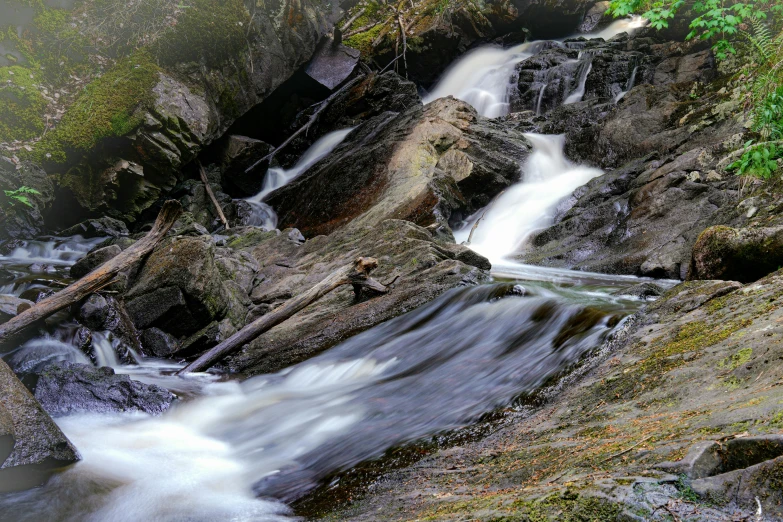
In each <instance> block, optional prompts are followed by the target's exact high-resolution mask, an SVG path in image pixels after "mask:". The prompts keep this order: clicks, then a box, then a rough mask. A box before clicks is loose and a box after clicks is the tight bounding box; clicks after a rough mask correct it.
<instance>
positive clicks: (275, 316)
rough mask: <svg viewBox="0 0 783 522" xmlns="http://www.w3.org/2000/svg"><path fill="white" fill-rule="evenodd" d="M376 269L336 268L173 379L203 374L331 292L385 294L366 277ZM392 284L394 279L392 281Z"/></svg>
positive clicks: (371, 263)
mask: <svg viewBox="0 0 783 522" xmlns="http://www.w3.org/2000/svg"><path fill="white" fill-rule="evenodd" d="M377 266H378V260H376V259H374V258H372V257H360V258H358V259H357V260H356V261H354V262H353V264H351V266H349V267H347V268H346V267H343V268H340V269H338V270H336V271H334V272H332V274H331V275H330V276H328V277H327V278H326V279H324V280H323V281H321V282H320V283H318V284H317V285H315V286H314V287H312V288H311V289H310V290H308V291H307V292H305V293H303V294H301V295H298V296H296V297H294V298H293V299H290V300H289V301H288V302H286V303H285V304H284V305H283V306H281V307H280V308H277V309H276V310H274V311H273V312H271V313H268V314H266V315H263V316H261V317H259V318H258V319H256V320H255V321H253V322H252V323H250V324H249V325H247V326H245V327H244V328H242V329H241V330H240V331H238V332H237V333H235V334H234V335H232V336H231V337H229V338H228V339H226V340H225V341H223V342H222V343H220V344H218V345H217V346H215V347H214V348H212V349H211V350H209V351H208V352H206V353H205V354H203V355H202V356H201V357H199V358H198V359H196V360H195V361H193V362H192V363H190V364H189V365H188V366H186V367H185V368H183V369H181V370H180V371H179V372H177V375H182V374H184V373H192V372H199V371H204V370H206V369H207V368H209V367H210V366H212V365H213V364H215V363H216V362H217V361H219V360H220V359H223V358H224V357H225V356H227V355H229V354H231V353H232V352H235V351H236V350H238V349H240V348H241V347H242V346H244V345H246V344H247V343H249V342H250V341H252V340H253V339H255V338H256V337H258V336H259V335H261V334H262V333H264V332H266V331H267V330H269V329H271V328H272V327H273V326H275V325H278V324H280V323H282V322H283V321H285V320H286V319H288V318H290V317H291V316H293V315H294V314H296V313H297V312H298V311H299V310H301V309H303V308H305V307H306V306H307V305H309V304H311V303H314V302H315V301H317V300H318V299H320V298H321V297H323V296H325V295H326V294H328V293H329V292H331V291H332V290H335V289H336V288H339V287H340V286H343V285H353V291H354V294H355V295H356V297H357V298H358V297H359V295H360V294H361V292H362V290H363V289H365V288H367V289H370V290H372V291H374V292H376V293H380V294H385V293H387V292H389V287H387V286H386V285H383V284H381V283H379V282H378V281H376V280H375V279H373V278H372V277H370V272H372V271H373V270H375V268H376V267H377ZM395 280H396V279H395Z"/></svg>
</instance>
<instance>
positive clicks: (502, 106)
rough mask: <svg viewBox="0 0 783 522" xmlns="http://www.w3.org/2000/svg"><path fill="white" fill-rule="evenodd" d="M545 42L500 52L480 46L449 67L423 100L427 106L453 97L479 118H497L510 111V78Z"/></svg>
mask: <svg viewBox="0 0 783 522" xmlns="http://www.w3.org/2000/svg"><path fill="white" fill-rule="evenodd" d="M543 44H544V42H530V43H524V44H521V45H517V46H515V47H511V48H509V49H502V48H500V47H495V46H487V47H480V48H478V49H475V50H474V51H471V52H469V53H467V54H466V55H465V56H463V57H462V58H460V59H459V60H457V62H455V63H454V65H452V66H451V67H449V68H448V69H447V70H446V72H445V73H444V75H443V78H442V79H441V80H440V81H439V82H438V84H437V85H436V86H435V88H433V89H432V91H431V92H430V93H429V95H428V96H427V97H425V98H424V103H425V104H426V103H430V102H431V101H434V100H437V99H438V98H444V97H446V96H454V97H455V98H458V99H460V100H462V101H464V102H467V103H469V104H471V105H472V106H473V108H475V109H476V111H478V113H479V114H481V115H482V116H486V117H488V118H496V117H498V116H504V115H506V114H508V112H509V91H510V89H511V88H512V87H513V85H512V83H511V78H512V77H513V75H514V69H515V68H516V66H517V64H518V63H520V62H522V61H524V60H526V59H528V58H530V57H531V56H533V55H534V54H536V53H538V52H540V50H541V49H542V48H543Z"/></svg>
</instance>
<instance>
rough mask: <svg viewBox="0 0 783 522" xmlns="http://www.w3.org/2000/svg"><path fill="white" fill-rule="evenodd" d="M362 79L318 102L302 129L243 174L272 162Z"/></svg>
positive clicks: (344, 86)
mask: <svg viewBox="0 0 783 522" xmlns="http://www.w3.org/2000/svg"><path fill="white" fill-rule="evenodd" d="M363 79H364V76H363V75H362V76H357V77H356V78H354V79H353V80H351V81H350V82H348V83H346V84H345V85H343V86H342V87H340V88H339V89H338V90H336V91H335V92H334V93H332V94H331V95H330V96H329V97H328V98H326V99H325V100H324V101H322V102H319V103H317V104H315V105H318V108H317V109H316V110H315V112H314V113H313V115H312V116H310V119H309V120H308V121H307V123H305V124H304V125H302V127H300V128H299V130H297V131H296V132H295V133H293V134H291V136H289V137H288V139H287V140H285V141H284V142H283V143H282V144H281V145H280V146H279V147H277V148H276V149H275V150H273V151H272V152H270V153H269V154H267V155H266V156H264V157H263V158H261V159H260V160H258V161H256V162H255V163H253V164H252V165H250V166H249V167H248V168H247V169H246V170H245V174H250V173H251V172H253V171H254V170H255V169H256V168H257V167H258V166H259V165H261V164H262V163H264V162H265V161H272V158H274V157H275V154H277V153H278V152H280V151H281V150H282V149H283V148H285V147H286V146H287V145H288V144H289V143H291V142H292V141H294V138H296V137H297V136H299V135H300V134H302V133H303V132H306V131H307V130H308V129H309V128H310V127H311V126H312V125H313V123H315V122H316V121H317V120H318V117H319V116H320V115H321V113H322V112H323V111H324V110H325V109H326V108H327V107H329V105H330V104H331V103H332V101H334V99H335V98H337V96H339V95H340V94H342V93H343V92H345V91H347V90H348V89H351V88H353V86H354V85H356V84H357V83H358V82H359V81H361V80H363Z"/></svg>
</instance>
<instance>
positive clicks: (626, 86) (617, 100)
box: [614, 65, 639, 103]
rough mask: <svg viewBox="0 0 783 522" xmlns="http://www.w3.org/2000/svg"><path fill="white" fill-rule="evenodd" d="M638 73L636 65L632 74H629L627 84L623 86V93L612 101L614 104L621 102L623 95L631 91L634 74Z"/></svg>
mask: <svg viewBox="0 0 783 522" xmlns="http://www.w3.org/2000/svg"><path fill="white" fill-rule="evenodd" d="M638 71H639V66H638V65H637V66H635V67H634V68H633V72H631V77H630V78H629V79H628V83H627V84H626V85H625V90H624V91H622V92H621V93H620V94H618V95H617V96H616V97H615V99H614V102H615V103H617V102H619V101H620V100H622V99H623V98H624V97H625V95H626V94H627V93H628V91H630V90H631V89H633V87H634V85H635V84H636V73H637V72H638Z"/></svg>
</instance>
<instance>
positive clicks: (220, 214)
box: [198, 161, 231, 230]
mask: <svg viewBox="0 0 783 522" xmlns="http://www.w3.org/2000/svg"><path fill="white" fill-rule="evenodd" d="M198 170H199V174H201V181H202V182H203V183H204V188H205V189H206V190H207V195H208V196H209V199H211V200H212V204H213V205H214V206H215V210H217V213H218V217H219V218H220V221H222V222H223V226H224V227H226V230H231V227H229V226H228V220H227V219H226V215H225V214H223V209H222V208H220V203H218V200H217V198H216V197H215V193H214V192H212V187H210V186H209V180H208V179H207V173H206V172H205V171H204V166H203V165H202V164H201V162H200V161H199V162H198Z"/></svg>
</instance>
